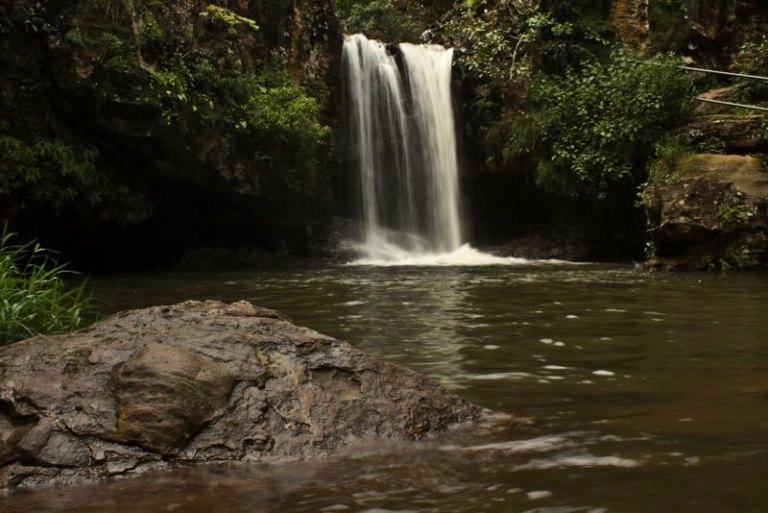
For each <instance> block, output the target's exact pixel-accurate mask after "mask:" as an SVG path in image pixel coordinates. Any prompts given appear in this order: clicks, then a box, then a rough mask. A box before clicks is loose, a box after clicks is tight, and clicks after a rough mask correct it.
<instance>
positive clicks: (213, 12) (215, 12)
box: [200, 4, 259, 37]
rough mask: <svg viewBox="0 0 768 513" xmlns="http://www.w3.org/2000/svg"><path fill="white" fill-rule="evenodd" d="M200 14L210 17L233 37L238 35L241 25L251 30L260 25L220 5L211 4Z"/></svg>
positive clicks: (211, 20)
mask: <svg viewBox="0 0 768 513" xmlns="http://www.w3.org/2000/svg"><path fill="white" fill-rule="evenodd" d="M200 16H201V17H203V18H206V19H208V20H209V21H210V22H211V23H212V24H214V25H217V24H218V25H219V26H221V27H223V28H224V29H225V30H226V31H227V33H228V34H229V35H230V36H232V37H237V35H238V34H239V29H240V27H246V28H249V29H251V30H254V31H255V30H259V26H258V25H257V24H256V22H255V21H253V20H252V19H250V18H246V17H245V16H240V15H239V14H237V13H234V12H232V11H230V10H229V9H227V8H226V7H221V6H218V5H214V4H211V5H209V6H208V7H206V8H205V10H204V11H203V12H201V13H200Z"/></svg>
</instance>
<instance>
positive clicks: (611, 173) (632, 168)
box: [509, 50, 694, 197]
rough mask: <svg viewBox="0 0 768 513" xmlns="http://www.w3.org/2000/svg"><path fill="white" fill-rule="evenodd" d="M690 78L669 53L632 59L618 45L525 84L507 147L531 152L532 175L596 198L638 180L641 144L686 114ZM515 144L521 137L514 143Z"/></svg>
mask: <svg viewBox="0 0 768 513" xmlns="http://www.w3.org/2000/svg"><path fill="white" fill-rule="evenodd" d="M693 94H694V90H693V85H692V84H691V82H690V80H689V79H688V78H687V77H686V76H685V75H684V74H683V73H682V72H681V71H680V70H679V69H678V68H677V65H676V62H675V61H674V59H671V58H663V57H661V58H654V59H649V60H644V61H640V60H637V59H635V58H634V57H633V56H631V55H628V54H627V53H625V52H624V51H622V50H617V51H615V52H614V53H613V54H612V55H611V57H610V59H609V61H608V62H606V63H602V62H600V61H596V60H595V61H592V62H590V63H588V64H585V65H583V66H582V67H581V69H579V70H573V71H569V72H567V73H565V75H564V76H562V77H543V78H541V79H539V80H537V81H535V82H534V83H533V84H532V86H531V89H530V102H531V104H532V106H533V108H532V110H531V111H529V112H527V113H522V116H520V121H519V122H518V125H517V126H518V127H526V128H525V129H526V130H528V131H529V133H528V134H527V136H525V137H520V138H517V139H515V138H513V140H512V141H511V148H509V151H510V152H511V153H526V152H528V153H534V155H535V156H537V157H538V161H539V165H538V170H537V181H538V183H539V185H540V186H541V187H543V188H545V189H548V190H550V191H552V192H556V193H558V194H561V195H566V196H593V197H604V196H605V195H606V193H607V192H608V191H609V189H610V188H611V187H612V185H614V184H623V185H630V186H632V185H638V184H640V183H642V182H643V181H645V179H646V173H647V171H646V169H647V168H646V164H647V162H648V158H649V156H650V155H649V153H650V152H649V151H648V149H649V148H653V147H654V145H655V144H656V143H657V142H658V141H659V140H661V139H662V138H663V137H664V135H665V134H666V133H667V132H668V131H669V130H670V129H672V128H674V127H675V126H677V125H678V124H679V123H680V122H681V121H682V120H683V119H684V118H685V117H686V116H687V115H688V113H689V110H690V108H691V105H692V99H693ZM520 143H522V144H520Z"/></svg>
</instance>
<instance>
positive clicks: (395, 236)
mask: <svg viewBox="0 0 768 513" xmlns="http://www.w3.org/2000/svg"><path fill="white" fill-rule="evenodd" d="M396 52H397V53H399V55H398V56H397V57H396V56H395V55H391V53H390V52H388V51H387V46H386V45H385V44H384V43H381V42H378V41H371V40H369V39H367V38H366V37H365V36H363V35H359V34H358V35H354V36H347V37H346V40H345V43H344V53H343V63H344V69H345V73H346V78H347V90H348V96H349V102H350V103H349V106H350V108H349V111H350V114H349V126H350V131H351V137H352V140H353V148H354V154H355V163H356V165H357V168H358V171H359V176H360V199H361V204H362V205H361V212H362V221H363V223H364V225H365V236H364V240H363V241H362V243H361V244H360V245H359V249H360V250H361V251H362V252H363V254H364V255H365V256H366V257H367V258H369V259H372V260H397V259H402V258H405V257H413V256H419V255H430V254H447V253H451V252H454V251H456V250H458V249H459V248H460V247H461V244H462V229H461V204H460V194H459V183H458V181H459V180H458V158H457V150H456V133H455V120H454V113H453V103H452V96H451V69H452V65H453V50H450V49H445V48H443V47H442V46H437V45H412V44H400V45H399V46H397V51H396Z"/></svg>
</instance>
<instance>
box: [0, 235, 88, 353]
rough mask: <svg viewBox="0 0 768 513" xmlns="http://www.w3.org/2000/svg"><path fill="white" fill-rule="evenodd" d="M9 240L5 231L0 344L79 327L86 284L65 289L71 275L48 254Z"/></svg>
mask: <svg viewBox="0 0 768 513" xmlns="http://www.w3.org/2000/svg"><path fill="white" fill-rule="evenodd" d="M12 238H13V234H11V233H9V232H8V231H7V230H5V229H4V230H3V232H2V233H1V234H0V345H5V344H10V343H12V342H16V341H18V340H22V339H24V338H27V337H31V336H34V335H38V334H49V333H60V332H64V331H70V330H73V329H76V328H78V327H80V326H81V325H82V324H83V313H84V311H85V309H86V307H87V305H88V301H89V300H88V298H87V297H86V295H85V293H84V285H85V284H84V283H83V284H81V285H80V286H78V287H75V288H68V287H67V286H66V284H65V282H64V278H65V277H66V276H67V275H69V274H72V273H71V271H68V270H67V269H66V267H65V266H63V265H59V264H57V263H56V261H55V259H54V258H53V255H52V253H51V252H50V251H48V250H45V249H43V248H41V247H40V246H39V245H37V244H34V245H14V244H12Z"/></svg>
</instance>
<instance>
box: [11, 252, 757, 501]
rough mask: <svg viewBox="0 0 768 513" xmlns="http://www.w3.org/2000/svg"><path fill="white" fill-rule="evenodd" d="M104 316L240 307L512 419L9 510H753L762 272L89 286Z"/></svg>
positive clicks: (64, 494) (467, 270)
mask: <svg viewBox="0 0 768 513" xmlns="http://www.w3.org/2000/svg"><path fill="white" fill-rule="evenodd" d="M91 288H92V290H93V291H94V294H95V297H96V300H97V302H98V304H99V306H100V308H101V309H102V310H103V311H105V312H111V311H116V310H120V309H124V308H129V307H141V306H147V305H156V304H165V303H173V302H178V301H180V300H184V299H191V298H195V299H208V298H215V299H222V300H240V299H248V300H251V301H253V302H254V303H257V304H260V305H263V306H269V307H272V308H275V309H278V310H281V311H283V312H285V313H287V314H288V315H290V316H291V317H292V318H293V319H294V321H295V322H297V323H299V324H302V325H306V326H310V327H312V328H315V329H317V330H318V331H321V332H324V333H326V334H329V335H332V336H335V337H337V338H341V339H344V340H347V341H349V342H351V343H353V344H354V345H356V346H358V347H360V348H362V349H364V350H366V351H368V352H369V353H372V354H374V355H376V356H379V357H381V358H384V359H386V360H389V361H394V362H398V363H400V364H403V365H406V366H409V367H411V368H414V369H417V370H419V371H421V372H423V373H425V374H427V375H429V376H430V377H432V378H433V379H434V380H436V381H438V382H440V383H442V384H443V385H445V386H447V387H449V388H451V389H453V390H455V391H456V392H457V393H459V394H461V395H462V396H463V397H465V398H467V399H468V400H470V401H473V402H475V403H478V404H480V405H482V406H485V407H488V408H491V409H493V410H496V411H499V412H509V413H512V414H514V415H515V416H517V417H524V418H527V419H530V420H529V421H528V422H527V423H520V422H516V421H515V422H513V421H509V420H497V421H494V422H491V423H488V424H487V425H484V426H480V427H477V428H474V429H471V430H459V431H457V432H455V433H450V434H448V435H447V436H446V437H443V438H440V439H437V440H434V441H431V442H428V443H426V444H394V445H392V444H382V445H381V446H372V447H371V446H369V447H356V448H354V449H350V451H348V452H347V453H345V454H342V455H339V456H337V457H334V458H332V459H330V460H327V461H320V462H312V463H301V464H285V465H270V466H217V467H208V468H204V469H192V470H183V471H175V472H168V473H163V474H159V475H150V476H143V477H139V478H136V479H129V480H123V481H118V482H115V483H110V484H100V485H96V486H90V487H85V488H81V489H74V490H73V489H55V490H47V491H42V492H35V493H23V494H18V495H14V496H10V497H5V498H0V511H3V512H11V511H25V512H31V511H35V512H38V511H39V512H83V513H88V512H107V511H108V512H116V513H139V512H141V513H143V512H154V511H157V512H161V511H185V512H194V513H203V512H213V511H215V512H217V513H219V512H233V513H240V512H243V513H245V512H249V513H258V512H281V513H304V512H307V513H309V512H333V511H350V512H360V513H363V512H365V513H387V512H397V513H405V512H440V513H446V512H448V513H450V512H467V513H470V512H499V513H501V512H521V513H524V512H527V513H570V512H586V513H608V512H627V513H648V512H675V513H702V512H713V513H719V512H723V513H726V512H727V513H732V512H765V511H767V510H768V489H767V488H766V487H765V486H764V485H763V484H762V479H763V477H764V476H765V475H768V274H765V273H747V274H676V275H670V274H648V273H646V272H644V271H642V270H639V269H636V268H633V267H631V266H596V265H552V264H541V265H517V266H488V267H461V268H458V267H388V268H381V267H365V266H338V267H322V268H316V269H286V270H265V271H253V272H220V273H217V272H213V273H211V272H207V273H199V274H147V275H122V276H102V277H94V278H93V279H92V280H91Z"/></svg>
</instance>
